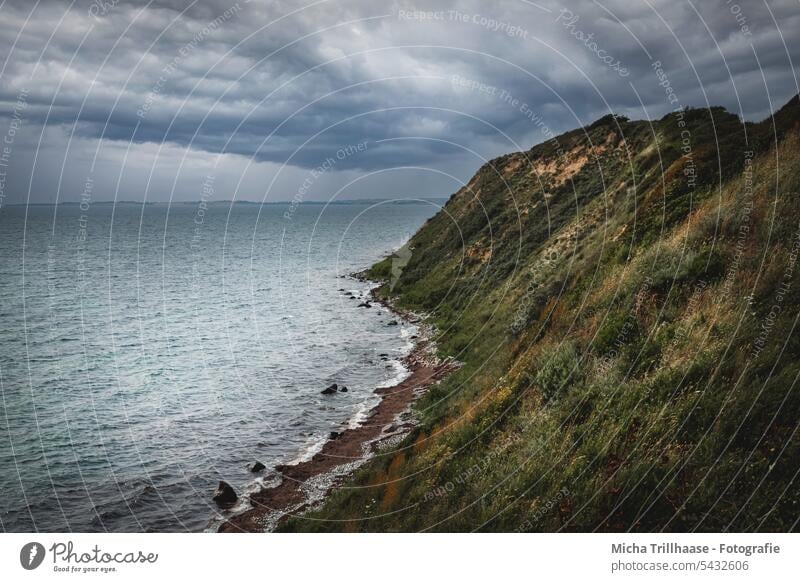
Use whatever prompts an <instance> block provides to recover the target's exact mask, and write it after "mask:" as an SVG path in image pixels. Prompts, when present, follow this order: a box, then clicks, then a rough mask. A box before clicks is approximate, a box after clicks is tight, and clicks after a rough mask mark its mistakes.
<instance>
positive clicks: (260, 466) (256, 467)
mask: <svg viewBox="0 0 800 582" xmlns="http://www.w3.org/2000/svg"><path fill="white" fill-rule="evenodd" d="M266 468H267V467H266V466H265V465H264V463H262V462H261V461H256V462H255V463H253V464H252V465H250V472H251V473H259V472H261V471H263V470H264V469H266Z"/></svg>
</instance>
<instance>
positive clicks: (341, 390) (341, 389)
mask: <svg viewBox="0 0 800 582" xmlns="http://www.w3.org/2000/svg"><path fill="white" fill-rule="evenodd" d="M339 392H347V386H342V387H341V388H339Z"/></svg>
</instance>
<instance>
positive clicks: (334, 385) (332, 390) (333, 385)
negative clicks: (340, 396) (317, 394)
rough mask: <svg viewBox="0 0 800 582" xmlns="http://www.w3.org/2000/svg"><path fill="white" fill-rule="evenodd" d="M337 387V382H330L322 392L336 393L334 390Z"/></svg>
mask: <svg viewBox="0 0 800 582" xmlns="http://www.w3.org/2000/svg"><path fill="white" fill-rule="evenodd" d="M338 389H339V385H338V384H331V385H330V386H328V387H327V388H325V390H323V391H322V394H336V391H337V390H338Z"/></svg>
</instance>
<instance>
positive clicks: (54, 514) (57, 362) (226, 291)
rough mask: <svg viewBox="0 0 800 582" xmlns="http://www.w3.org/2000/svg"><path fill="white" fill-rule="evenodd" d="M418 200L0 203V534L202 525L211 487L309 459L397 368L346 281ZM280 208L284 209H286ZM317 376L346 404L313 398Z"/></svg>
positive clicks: (407, 230) (396, 238)
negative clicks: (343, 389) (261, 467)
mask: <svg viewBox="0 0 800 582" xmlns="http://www.w3.org/2000/svg"><path fill="white" fill-rule="evenodd" d="M435 211H436V208H435V207H434V206H433V205H430V204H427V203H420V204H388V203H383V204H376V205H372V204H371V205H367V204H352V205H329V206H323V205H300V206H298V207H297V208H296V210H294V211H293V210H292V209H291V207H289V206H288V205H264V206H259V205H250V204H236V205H233V206H231V205H228V204H219V205H211V206H209V207H208V208H207V209H205V210H204V209H203V208H201V207H199V206H198V205H197V204H186V205H177V206H176V205H173V206H171V207H169V206H167V205H146V206H142V205H134V204H130V205H128V204H122V205H116V206H112V205H94V206H92V207H91V208H89V209H81V208H80V207H78V206H59V207H55V206H39V207H29V208H27V209H26V208H25V207H5V208H2V209H0V323H1V325H0V388H1V389H2V401H0V520H2V522H1V523H0V526H1V527H2V528H3V529H4V530H7V531H21V530H26V531H32V530H40V531H49V530H58V531H64V530H73V531H103V530H108V531H151V530H156V531H173V530H177V531H183V530H187V529H188V530H202V529H204V528H205V527H206V526H207V524H208V523H209V519H211V518H212V517H213V516H214V512H215V507H214V506H213V503H212V502H211V493H212V492H213V489H214V488H215V486H216V482H217V480H218V479H220V478H222V479H225V480H226V481H229V482H230V483H231V484H233V485H234V486H235V487H237V488H238V489H240V490H241V489H242V488H245V487H246V486H248V484H252V480H253V476H252V475H251V474H250V473H249V472H248V471H247V468H246V465H247V464H248V463H250V462H252V461H254V460H260V461H262V462H263V463H264V464H266V465H268V466H269V465H274V464H277V463H280V462H288V461H292V460H294V459H297V458H298V457H299V456H301V455H303V454H304V453H306V454H309V453H310V452H313V450H314V449H313V448H314V446H315V444H316V443H319V442H320V441H321V439H323V438H324V437H325V436H326V435H327V434H329V433H330V431H331V430H335V429H337V428H338V427H341V426H343V425H345V424H347V423H349V422H354V421H355V420H357V418H358V415H359V414H363V411H365V410H366V409H368V408H369V407H370V406H372V405H373V404H374V395H373V390H374V388H375V386H376V385H378V384H380V383H384V382H391V381H392V379H393V378H395V377H396V376H397V374H398V373H400V372H401V370H399V366H398V363H397V362H392V361H389V362H387V361H383V360H381V358H380V357H378V354H380V353H384V352H385V353H389V354H392V355H393V356H399V355H401V354H402V353H403V351H404V350H407V349H408V339H407V338H408V336H409V334H410V333H412V332H413V330H411V329H408V328H407V326H396V327H395V326H387V325H386V324H387V322H388V321H389V320H390V319H392V316H391V314H389V313H387V312H386V311H384V310H380V309H375V308H373V309H363V308H362V309H359V308H357V307H356V305H357V303H358V301H357V300H353V299H350V298H349V297H348V296H347V295H346V294H345V292H343V291H341V289H345V290H351V291H354V292H356V293H363V292H364V291H365V290H366V288H367V286H366V285H365V284H362V283H359V282H356V281H354V280H352V279H346V278H342V276H343V275H346V274H348V273H351V272H353V271H355V270H358V269H361V268H364V267H365V266H367V265H369V264H370V263H371V262H373V261H374V260H375V259H377V258H379V257H380V256H381V255H383V254H385V253H386V252H388V251H390V250H392V249H394V248H396V247H399V246H400V245H401V244H402V243H403V242H404V241H405V239H406V238H407V237H408V236H410V235H411V234H412V233H413V232H414V231H415V230H416V229H417V228H418V227H419V226H420V225H421V224H422V222H424V220H425V219H426V218H427V217H429V216H431V215H432V214H433V213H434V212H435ZM287 213H288V215H289V218H287V217H286V214H287ZM330 382H338V383H340V384H345V385H347V386H348V387H349V389H350V390H349V392H348V393H346V394H343V393H340V394H336V395H335V396H322V395H320V390H321V389H322V388H323V387H324V386H325V385H327V384H328V383H330Z"/></svg>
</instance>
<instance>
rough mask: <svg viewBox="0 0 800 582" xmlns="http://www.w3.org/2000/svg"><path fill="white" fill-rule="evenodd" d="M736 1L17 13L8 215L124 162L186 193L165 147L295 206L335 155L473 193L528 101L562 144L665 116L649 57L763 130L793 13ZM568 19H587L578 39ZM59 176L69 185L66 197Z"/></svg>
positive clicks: (343, 168)
mask: <svg viewBox="0 0 800 582" xmlns="http://www.w3.org/2000/svg"><path fill="white" fill-rule="evenodd" d="M732 4H733V3H732V2H727V1H726V0H713V1H710V2H702V3H700V2H697V1H693V3H689V2H688V1H687V0H679V1H674V0H658V1H653V0H649V1H648V2H641V3H638V2H637V3H631V2H627V1H623V0H609V1H606V2H603V3H601V4H598V3H596V2H593V1H592V0H570V1H569V2H567V1H566V0H563V1H562V2H561V3H559V2H555V1H553V0H545V1H544V2H541V3H539V5H540V6H542V7H544V10H542V9H539V8H536V7H535V6H534V5H532V4H531V3H530V2H523V1H522V0H507V1H505V2H501V3H494V4H492V5H488V4H487V3H485V2H479V1H478V0H462V1H461V2H458V3H455V2H452V1H446V0H435V1H430V2H419V3H414V2H386V1H384V2H381V1H378V2H375V1H372V2H368V1H366V0H364V1H361V0H358V1H353V0H350V1H347V2H344V1H338V0H331V1H329V2H323V3H320V4H318V5H313V6H309V7H305V8H304V7H303V6H302V5H299V4H296V3H292V2H283V1H266V2H261V1H255V0H254V1H252V2H245V0H239V2H238V3H237V2H236V1H230V0H209V1H202V2H200V1H198V2H185V1H184V2H180V1H177V0H176V1H167V0H161V1H157V2H151V3H149V4H148V3H144V2H135V1H131V0H121V1H118V2H117V1H115V0H94V1H85V0H82V1H80V2H77V3H75V4H74V5H73V6H72V7H71V8H69V7H68V6H67V5H65V4H63V3H61V2H56V1H45V2H39V3H38V4H37V5H36V6H35V7H33V6H32V5H31V4H30V3H28V2H21V1H12V2H6V3H5V4H4V5H3V7H2V8H0V12H2V16H3V18H2V19H0V38H1V39H2V43H1V44H0V62H5V66H4V68H2V69H0V76H2V80H3V83H2V84H0V116H1V117H2V119H0V131H2V132H4V131H5V128H6V127H7V126H8V123H10V119H11V117H12V116H13V114H14V113H13V112H14V108H15V103H16V102H17V100H18V97H19V95H20V91H21V90H23V89H24V90H25V91H27V93H26V107H25V110H24V135H22V133H21V135H20V137H19V138H18V139H17V143H16V144H15V152H14V154H15V158H14V160H15V162H14V164H15V165H14V168H13V169H14V170H15V172H16V174H17V175H16V176H15V177H14V178H13V179H10V180H9V186H8V192H7V193H6V202H8V201H19V200H21V199H24V198H25V197H26V196H27V184H29V183H30V181H31V176H30V173H31V172H35V173H36V182H37V184H40V185H41V187H40V188H38V189H37V192H35V193H34V195H35V196H40V197H48V196H50V197H51V196H52V193H51V192H50V193H48V192H46V190H47V189H50V190H52V189H55V190H59V189H63V190H64V195H65V196H67V197H69V196H71V195H72V194H71V190H72V185H73V184H80V182H81V180H82V174H84V173H85V172H86V171H88V170H87V169H86V166H85V164H81V163H77V162H76V161H75V160H76V159H81V160H84V159H88V158H92V157H93V156H94V155H95V151H100V152H101V158H102V159H103V160H104V163H105V164H106V169H105V170H104V174H106V175H107V181H108V184H109V185H115V184H116V182H117V180H116V178H117V177H118V173H119V172H124V170H125V167H124V164H122V161H121V158H120V156H123V155H125V152H128V155H129V156H130V155H131V153H130V152H133V153H134V155H139V157H138V158H137V159H139V161H140V162H141V163H144V162H143V160H151V163H152V164H153V166H152V167H151V169H152V170H153V171H154V172H157V173H158V180H159V181H160V182H163V183H165V184H166V183H171V182H173V181H174V182H177V183H179V184H184V183H185V184H189V183H190V182H191V179H188V181H187V180H184V179H183V178H184V177H183V176H177V173H178V172H180V171H182V170H180V169H177V168H175V167H170V164H168V163H164V161H163V159H159V160H158V161H154V160H155V158H154V157H153V156H155V154H154V152H155V151H157V149H155V150H154V148H158V147H159V146H161V150H162V152H170V153H173V154H174V153H175V152H176V151H184V152H185V151H186V148H189V150H190V151H191V152H193V153H191V155H193V156H194V155H198V156H201V157H200V158H197V159H206V158H203V157H202V156H212V157H213V159H214V163H215V167H216V168H217V171H219V172H221V173H225V172H227V173H228V174H229V175H230V176H233V175H235V172H237V171H248V172H251V173H254V174H258V175H260V176H262V178H263V179H264V180H267V178H266V177H267V176H270V175H271V174H270V172H272V173H273V174H274V173H275V172H277V171H278V169H279V168H281V165H282V164H284V163H287V162H288V164H289V166H291V168H292V171H291V172H288V171H287V170H284V171H283V172H284V173H283V177H281V179H280V180H279V182H280V184H282V186H281V188H280V191H275V192H271V193H270V195H271V196H277V197H279V198H280V197H283V198H291V197H292V195H293V190H295V189H296V188H295V186H294V185H293V184H291V182H290V181H287V180H288V178H287V177H286V176H290V175H292V176H296V177H298V178H299V177H301V176H303V175H304V174H305V173H306V172H307V171H308V170H309V169H312V168H314V167H315V166H316V165H318V164H319V163H320V162H321V161H322V160H324V159H325V158H326V157H328V156H330V155H331V154H332V153H335V152H336V151H337V150H338V149H339V148H341V147H343V146H346V145H349V144H354V143H360V142H365V141H366V142H369V143H370V147H368V148H367V149H366V151H364V152H361V153H359V154H358V155H353V156H348V157H346V158H345V159H342V160H340V161H339V163H337V165H336V167H335V168H334V170H333V171H332V172H330V176H328V177H326V180H330V181H331V184H333V182H334V181H336V180H339V181H340V180H341V179H343V177H345V176H346V177H348V178H350V177H352V176H354V175H359V174H360V173H364V172H370V171H374V170H378V169H383V168H392V167H397V166H424V167H427V168H432V169H435V170H441V171H443V172H445V173H449V174H453V175H456V176H458V177H459V179H461V180H467V179H468V178H469V177H470V174H471V172H472V171H474V170H475V169H476V168H477V167H478V166H479V165H480V163H481V159H482V158H481V156H483V157H490V156H492V155H497V154H499V153H502V152H506V151H510V150H513V149H515V148H516V147H518V146H519V147H526V148H527V147H530V146H531V145H533V143H536V142H538V141H541V140H542V139H544V136H543V135H542V133H541V131H540V130H539V129H538V128H537V127H535V126H534V125H533V124H532V123H531V122H530V120H528V119H527V118H526V117H525V115H524V113H523V112H522V111H520V107H519V103H525V104H526V105H527V106H528V107H529V109H532V110H535V111H536V112H537V113H539V114H541V115H542V116H543V117H544V118H545V121H546V123H547V125H548V127H549V128H550V129H551V130H552V131H554V132H560V131H565V130H568V129H572V128H574V127H578V126H580V125H583V124H586V123H589V122H591V121H593V120H594V119H596V118H597V117H600V116H602V115H605V114H606V113H608V112H609V110H613V111H615V112H620V113H623V114H626V115H629V116H631V117H637V118H638V117H643V116H644V115H645V114H647V115H650V116H651V117H659V116H661V115H663V114H664V113H665V112H666V111H668V110H669V109H670V107H671V105H670V104H669V103H667V101H666V98H665V94H664V91H663V88H662V87H660V86H659V85H658V82H657V79H656V78H655V75H654V74H653V71H652V67H651V65H652V61H653V60H655V59H657V60H660V61H661V62H662V63H663V64H664V66H665V68H666V70H667V71H668V74H669V76H670V80H671V82H672V83H673V86H674V87H675V90H676V92H677V93H678V95H679V96H680V100H681V104H682V105H692V106H704V105H706V103H707V102H708V103H710V104H712V105H717V104H722V105H724V106H726V107H727V108H728V109H730V110H731V111H735V112H737V113H741V114H742V115H744V116H745V117H748V118H760V117H763V116H765V115H767V114H768V113H769V112H770V110H771V109H772V108H774V107H779V106H780V105H781V104H782V103H783V102H784V101H786V100H787V99H788V98H789V97H790V96H791V95H793V94H795V93H797V92H798V86H797V81H796V74H797V72H798V68H797V64H796V63H797V62H798V59H800V48H798V46H797V43H796V41H795V38H794V37H795V36H796V35H795V34H793V32H794V31H795V30H798V28H800V10H798V7H797V4H796V3H795V2H792V1H789V0H781V1H772V2H769V3H768V4H763V3H761V2H756V1H747V0H740V1H739V2H738V4H736V6H738V7H739V8H740V10H739V11H738V12H737V13H736V14H734V12H733V11H732V9H731V6H732ZM562 10H565V11H568V12H569V13H570V16H572V17H573V18H574V17H577V20H576V21H575V22H574V24H573V25H572V26H567V25H566V24H565V22H564V20H565V18H564V17H563V16H564V15H563V14H562V13H561V11H562ZM415 11H416V12H415ZM420 11H422V12H424V14H420ZM770 12H771V13H770ZM698 13H699V15H700V17H702V19H703V20H701V18H700V17H698ZM431 14H432V15H431ZM559 14H562V18H561V19H560V20H559V21H557V18H558V16H559ZM415 15H416V16H415ZM773 17H774V20H773ZM737 18H738V20H737ZM662 19H663V22H662ZM59 22H60V23H61V24H60V25H59ZM665 23H666V24H665ZM704 23H705V24H704ZM743 23H745V24H746V25H747V26H748V34H743V33H742V28H741V27H742V24H743ZM706 27H708V29H707V28H706ZM780 33H782V35H783V39H782V38H781V34H780ZM585 35H592V40H591V42H593V43H595V44H596V47H595V48H597V49H599V50H602V51H603V53H602V54H604V55H611V56H613V58H614V59H616V60H619V62H620V65H621V66H624V67H625V69H626V71H628V74H627V75H626V76H622V75H620V74H617V73H616V72H615V71H613V70H612V69H611V68H610V67H608V66H607V65H606V64H604V63H603V62H602V61H601V59H600V58H599V56H598V55H597V54H596V53H595V52H594V51H593V50H591V49H590V47H589V46H588V44H587V43H586V42H582V41H581V38H583V36H585ZM51 37H52V38H51ZM17 38H18V41H17V42H16V44H15V39H17ZM48 39H49V42H48ZM784 42H785V43H786V45H787V47H788V51H787V47H785V46H784ZM593 46H594V45H593ZM642 47H644V50H643V49H642ZM648 53H649V54H648ZM693 67H694V68H693ZM762 75H763V76H764V78H766V85H765V83H764V80H763V79H762ZM454 78H459V79H466V80H472V81H475V82H476V83H483V84H484V86H489V87H497V91H505V92H506V93H505V94H506V95H510V96H511V97H512V98H513V99H516V100H517V105H516V106H514V105H511V104H510V103H509V101H510V99H509V100H504V99H501V98H499V97H498V95H497V94H489V93H488V92H486V91H480V90H475V89H470V88H465V87H459V86H457V85H456V84H455V83H454V82H453V79H454ZM634 89H635V92H634ZM637 93H638V95H639V96H640V97H641V99H643V101H644V110H642V106H641V104H640V103H639V97H637ZM737 96H738V98H737ZM770 99H771V101H770ZM368 112H369V113H368ZM414 138H419V139H414ZM40 142H41V144H42V145H41V146H39V143H40ZM447 142H452V143H453V144H455V145H449V144H448V143H447ZM37 147H42V148H44V149H46V151H47V152H48V153H49V154H50V155H51V156H54V158H55V159H54V160H48V163H47V164H45V163H44V162H43V161H41V157H40V159H39V160H38V161H37V166H36V167H35V168H34V166H33V158H34V155H35V152H36V149H37ZM467 150H475V151H477V152H478V154H479V155H478V157H475V156H474V155H472V154H469V153H467ZM163 155H165V154H162V156H163ZM50 162H52V163H50ZM62 166H63V167H64V168H65V170H64V175H65V183H66V182H69V184H70V188H67V187H66V186H65V184H59V183H58V179H57V177H58V176H59V175H60V174H61V171H60V168H61V167H62ZM109 168H116V170H115V171H116V172H117V174H112V173H110V172H109V171H108V169H109ZM243 168H251V169H247V170H244V169H243ZM252 168H256V170H253V169H252ZM95 171H98V170H95ZM183 171H185V170H183ZM48 172H55V174H54V175H48ZM40 174H41V175H40ZM270 179H271V178H270ZM383 179H384V180H385V184H384V185H380V180H381V178H380V177H379V176H376V177H375V178H374V179H371V180H370V184H372V185H371V186H370V187H371V188H376V189H378V190H380V191H382V192H390V193H391V195H396V194H398V191H397V183H396V180H395V179H394V178H391V177H386V178H383ZM376 181H377V184H378V185H377V186H376V185H375V184H376ZM243 183H244V184H246V185H247V188H249V189H247V188H245V189H243V191H241V192H238V193H237V195H238V196H241V197H248V198H252V199H258V198H259V197H260V196H263V194H264V193H263V192H262V191H261V188H260V187H259V186H258V184H259V183H258V181H252V180H243ZM337 183H339V182H337ZM232 184H234V185H235V181H232ZM404 185H405V187H406V188H407V190H408V192H409V194H413V195H420V194H423V195H426V196H430V195H446V194H447V193H448V192H449V190H445V191H430V190H429V189H430V188H450V189H455V187H456V185H455V184H451V183H450V182H449V180H445V179H438V178H437V179H433V178H431V173H423V172H422V171H420V172H419V173H418V174H417V175H415V176H411V175H409V176H408V179H407V180H406V181H405V182H404ZM12 186H13V187H12ZM109 187H110V186H109ZM231 187H232V188H233V187H234V186H233V185H232V186H231ZM123 188H127V191H126V193H125V194H126V196H127V197H131V198H136V197H139V198H141V197H143V196H145V195H148V196H159V195H161V194H159V193H157V192H150V193H145V192H143V186H142V185H141V184H140V183H138V182H137V181H135V180H131V181H129V182H126V183H125V184H123ZM98 191H99V192H102V191H104V190H103V188H98ZM324 195H325V194H324V193H323V192H321V191H320V192H318V193H316V194H315V196H319V197H324ZM354 195H359V196H360V195H364V196H369V195H370V192H366V191H364V192H355V191H354ZM372 195H374V193H373V194H372ZM174 196H175V197H177V198H185V199H192V198H196V192H195V191H194V190H193V187H191V186H189V185H186V186H185V189H183V190H181V191H178V192H175V193H174ZM48 199H49V198H48Z"/></svg>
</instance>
